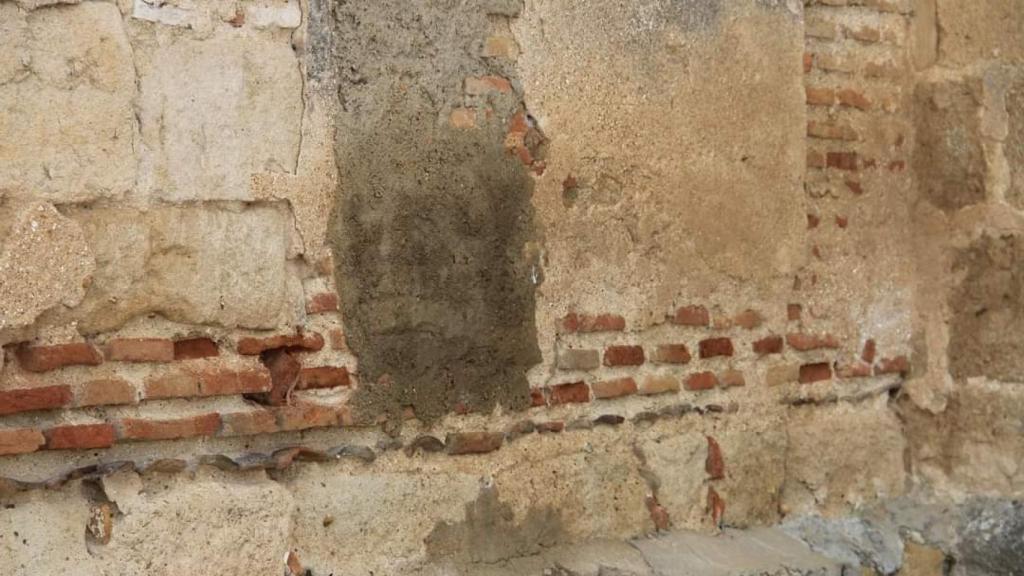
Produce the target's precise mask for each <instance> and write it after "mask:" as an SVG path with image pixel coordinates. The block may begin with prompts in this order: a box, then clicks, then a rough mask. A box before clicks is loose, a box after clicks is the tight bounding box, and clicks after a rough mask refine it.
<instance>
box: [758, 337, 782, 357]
mask: <svg viewBox="0 0 1024 576" xmlns="http://www.w3.org/2000/svg"><path fill="white" fill-rule="evenodd" d="M782 344H783V341H782V336H775V335H772V336H765V337H764V338H761V339H760V340H757V341H755V342H754V344H753V348H754V353H756V354H757V355H758V356H767V355H768V354H779V353H781V352H782Z"/></svg>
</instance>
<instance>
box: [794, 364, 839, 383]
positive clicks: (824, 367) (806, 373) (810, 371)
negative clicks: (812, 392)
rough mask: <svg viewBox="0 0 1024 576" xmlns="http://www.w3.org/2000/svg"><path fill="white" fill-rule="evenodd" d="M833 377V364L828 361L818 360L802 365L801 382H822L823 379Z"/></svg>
mask: <svg viewBox="0 0 1024 576" xmlns="http://www.w3.org/2000/svg"><path fill="white" fill-rule="evenodd" d="M831 379H832V366H831V365H830V364H829V363H828V362H818V363H815V364H804V365H803V366H801V367H800V377H799V382H800V383H801V384H811V383H814V382H821V381H823V380H831Z"/></svg>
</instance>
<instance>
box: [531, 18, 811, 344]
mask: <svg viewBox="0 0 1024 576" xmlns="http://www.w3.org/2000/svg"><path fill="white" fill-rule="evenodd" d="M513 30H514V32H515V36H516V41H517V43H518V45H519V47H520V48H521V51H522V54H521V55H520V56H519V59H518V62H517V66H518V69H519V71H520V74H521V77H522V82H523V88H524V96H525V101H526V107H527V109H528V110H529V112H530V113H531V114H532V116H533V117H534V118H536V120H537V123H538V125H539V127H540V129H541V130H542V131H543V133H544V135H545V136H546V137H547V138H548V139H549V142H547V148H546V157H545V159H544V160H545V162H546V170H545V173H544V177H543V179H540V180H538V182H537V189H536V193H535V194H534V195H533V202H534V205H535V206H536V208H537V215H538V219H539V222H540V224H541V225H542V227H543V229H544V232H545V239H544V243H545V254H544V258H545V269H544V289H543V291H542V292H541V294H543V295H556V296H557V295H565V294H572V295H573V300H574V304H575V305H576V306H577V307H578V308H579V309H582V310H605V309H608V308H609V306H611V307H612V308H611V309H613V310H617V311H618V310H622V311H625V312H627V313H628V314H627V315H628V316H629V317H630V318H628V320H630V319H632V318H638V317H639V318H643V319H644V320H647V319H650V318H655V319H659V320H660V319H662V318H663V315H664V313H665V311H666V310H668V309H670V308H671V307H672V304H673V299H674V298H677V297H679V295H680V294H708V293H713V292H716V291H718V290H720V289H721V287H722V285H723V284H724V283H731V282H735V281H742V282H745V283H746V284H745V285H746V286H748V287H749V288H750V289H751V290H756V289H758V288H761V289H765V288H766V287H771V286H772V285H773V284H772V280H773V279H779V278H782V277H786V276H787V275H788V274H789V273H790V272H792V271H793V270H794V269H795V268H796V267H797V266H798V265H799V264H800V259H801V255H802V253H803V240H804V234H805V229H806V222H805V221H804V220H803V213H804V212H803V210H801V209H798V208H795V207H798V206H800V205H801V204H802V203H803V201H804V192H803V187H802V184H803V182H802V179H803V173H804V169H805V163H806V155H805V151H804V142H805V131H806V120H805V115H806V106H805V104H804V95H803V90H804V89H803V74H802V71H801V62H802V57H803V51H804V47H803V23H802V18H801V10H800V8H799V5H798V3H793V2H762V1H756V0H738V1H729V2H725V1H721V0H715V1H709V0H679V1H673V2H666V1H661V0H658V1H654V0H645V1H639V2H619V1H617V0H599V1H570V2H567V1H563V0H540V1H537V2H529V3H527V5H526V8H525V10H524V11H523V14H522V16H521V17H520V18H519V19H517V20H516V21H515V22H514V23H513ZM609 295H614V300H613V301H611V302H610V301H609ZM546 297H547V298H551V296H546ZM559 309H561V305H550V306H549V305H548V302H539V303H538V306H537V311H538V326H541V327H545V326H549V325H553V320H554V319H553V318H550V317H547V316H546V314H547V313H549V312H548V311H549V310H550V311H556V310H559ZM542 348H544V346H543V344H542Z"/></svg>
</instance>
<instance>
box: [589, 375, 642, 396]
mask: <svg viewBox="0 0 1024 576" xmlns="http://www.w3.org/2000/svg"><path fill="white" fill-rule="evenodd" d="M591 389H592V390H593V391H594V398H599V399H607V398H619V397H621V396H628V395H630V394H634V393H636V391H637V386H636V380H633V379H632V378H628V377H627V378H615V379H612V380H602V381H600V382H594V383H593V384H592V385H591Z"/></svg>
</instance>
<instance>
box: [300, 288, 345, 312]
mask: <svg viewBox="0 0 1024 576" xmlns="http://www.w3.org/2000/svg"><path fill="white" fill-rule="evenodd" d="M337 311H338V295H337V294H335V293H333V292H321V293H319V294H314V295H313V296H311V297H310V298H309V300H308V301H307V302H306V314H323V313H325V312H337Z"/></svg>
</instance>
